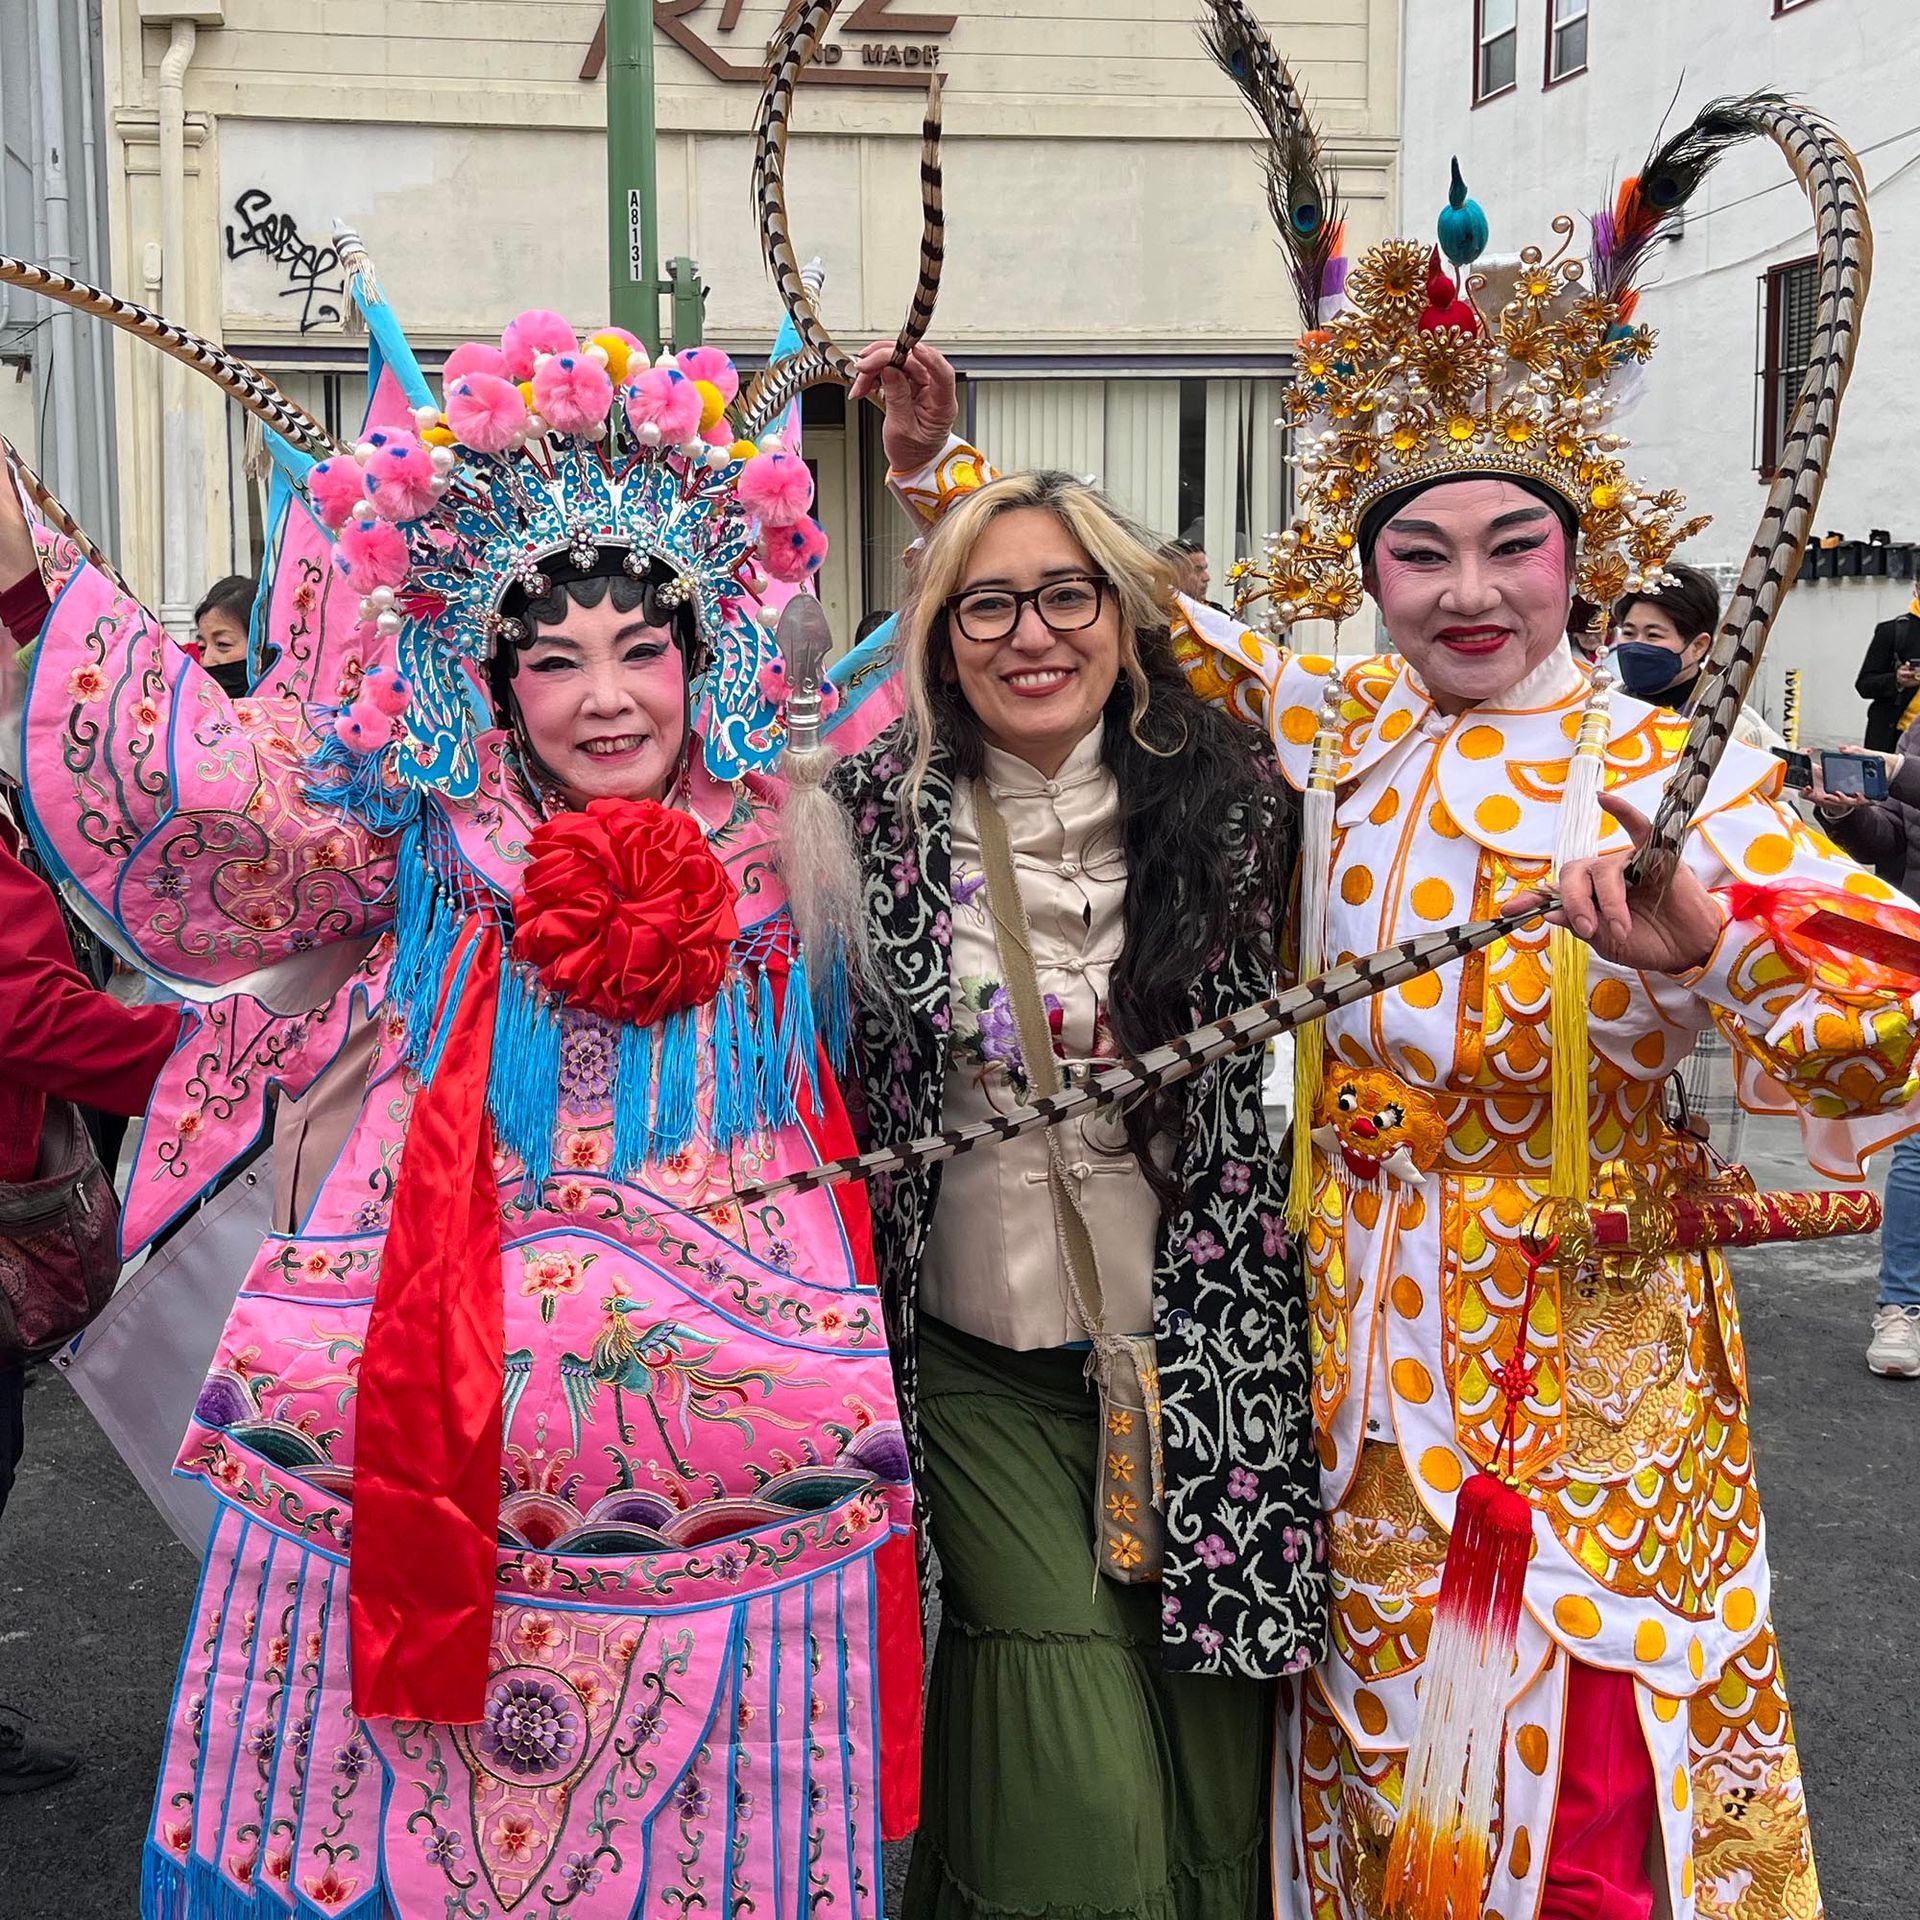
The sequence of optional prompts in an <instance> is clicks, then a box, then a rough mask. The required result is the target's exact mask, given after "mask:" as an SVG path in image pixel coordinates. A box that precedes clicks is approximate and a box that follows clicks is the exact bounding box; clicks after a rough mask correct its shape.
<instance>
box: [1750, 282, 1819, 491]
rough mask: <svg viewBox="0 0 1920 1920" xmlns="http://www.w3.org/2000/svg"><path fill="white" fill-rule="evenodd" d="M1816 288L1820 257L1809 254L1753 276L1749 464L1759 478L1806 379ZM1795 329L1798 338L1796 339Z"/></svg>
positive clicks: (1772, 461) (1771, 467) (1769, 469)
mask: <svg viewBox="0 0 1920 1920" xmlns="http://www.w3.org/2000/svg"><path fill="white" fill-rule="evenodd" d="M1819 293H1820V263H1819V261H1818V259H1817V258H1816V257H1815V256H1814V255H1813V254H1805V255H1803V256H1802V257H1801V258H1799V259H1797V260H1782V261H1780V262H1778V263H1777V264H1776V265H1774V266H1771V267H1769V268H1768V269H1767V270H1766V272H1765V273H1763V274H1762V275H1761V276H1760V279H1759V282H1758V286H1757V290H1756V300H1757V304H1758V308H1759V336H1760V338H1759V348H1760V353H1759V361H1760V364H1759V365H1758V367H1757V368H1756V369H1755V370H1754V383H1755V386H1756V387H1757V388H1758V393H1757V396H1756V406H1755V427H1756V436H1755V446H1754V462H1753V464H1754V469H1755V471H1756V472H1757V473H1758V474H1759V475H1760V478H1761V479H1762V480H1771V479H1772V478H1773V475H1774V472H1775V470H1776V469H1777V468H1778V466H1779V464H1780V442H1781V438H1782V436H1783V435H1784V434H1785V432H1786V427H1787V422H1788V420H1789V419H1790V418H1791V417H1792V414H1793V408H1794V403H1795V401H1797V400H1798V399H1799V397H1800V389H1801V388H1802V387H1803V386H1804V385H1805V384H1806V378H1807V369H1808V365H1809V364H1810V362H1811V359H1812V352H1811V349H1812V344H1813V315H1814V311H1815V308H1816V307H1817V305H1818V301H1819ZM1796 333H1797V334H1800V335H1801V336H1802V338H1801V339H1798V340H1796V339H1795V338H1794V337H1793V335H1794V334H1796ZM1796 348H1798V349H1801V351H1795V349H1796ZM1789 380H1791V382H1792V385H1791V388H1789V386H1788V382H1789Z"/></svg>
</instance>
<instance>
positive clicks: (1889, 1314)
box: [1809, 675, 1920, 1380]
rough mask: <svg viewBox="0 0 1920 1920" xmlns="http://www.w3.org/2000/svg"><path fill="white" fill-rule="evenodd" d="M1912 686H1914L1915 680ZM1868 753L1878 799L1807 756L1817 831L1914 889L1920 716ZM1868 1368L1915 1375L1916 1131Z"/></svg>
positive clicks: (1892, 1226) (1900, 1145)
mask: <svg viewBox="0 0 1920 1920" xmlns="http://www.w3.org/2000/svg"><path fill="white" fill-rule="evenodd" d="M1863 678H1864V675H1863ZM1914 685H1915V687H1916V688H1920V679H1916V680H1915V682H1914ZM1846 751H1847V752H1849V753H1863V752H1866V751H1867V749H1864V748H1861V747H1849V748H1847V749H1846ZM1871 757H1873V758H1875V759H1878V760H1881V761H1883V762H1884V763H1885V766H1886V774H1887V796H1886V798H1885V799H1884V800H1868V799H1866V798H1864V797H1862V796H1861V795H1859V794H1849V793H1835V792H1833V791H1832V790H1831V789H1830V788H1828V787H1827V786H1826V785H1825V784H1824V782H1823V780H1822V778H1821V774H1822V771H1823V756H1822V755H1819V754H1816V755H1814V756H1813V768H1814V775H1813V786H1812V788H1811V790H1810V792H1809V798H1810V799H1811V800H1812V801H1813V805H1814V811H1815V813H1816V814H1817V815H1818V818H1819V824H1820V827H1821V829H1822V831H1823V832H1825V833H1826V835H1827V837H1828V838H1829V839H1831V840H1832V841H1833V842H1834V843H1835V844H1836V845H1837V846H1839V847H1840V849H1841V850H1842V851H1843V852H1845V853H1849V854H1851V855H1852V856H1853V857H1854V859H1856V860H1858V861H1859V862H1860V864H1861V865H1862V866H1868V867H1871V868H1872V869H1873V870H1874V872H1875V873H1876V874H1878V875H1879V876H1880V878H1881V879H1882V880H1885V881H1887V882H1888V883H1889V884H1890V885H1893V886H1896V887H1898V888H1899V889H1900V890H1901V892H1903V893H1905V894H1908V895H1913V894H1916V893H1920V719H1916V720H1915V721H1914V722H1913V724H1912V725H1910V726H1909V727H1908V728H1907V729H1906V731H1905V732H1904V733H1902V734H1901V735H1900V748H1899V751H1898V752H1895V753H1881V754H1875V755H1872V756H1871ZM1867 1367H1868V1369H1869V1371H1871V1372H1873V1373H1877V1374H1880V1375H1881V1376H1882V1377H1884V1378H1886V1379H1890V1380H1915V1379H1920V1135H1915V1134H1907V1135H1906V1136H1905V1137H1904V1138H1902V1139H1900V1140H1897V1141H1895V1142H1894V1147H1893V1156H1892V1158H1891V1159H1890V1160H1889V1161H1888V1163H1887V1198H1886V1218H1885V1220H1884V1222H1883V1223H1882V1225H1881V1229H1880V1295H1879V1299H1878V1300H1877V1301H1876V1302H1875V1305H1874V1310H1873V1331H1872V1334H1871V1336H1870V1337H1869V1339H1868V1342H1867Z"/></svg>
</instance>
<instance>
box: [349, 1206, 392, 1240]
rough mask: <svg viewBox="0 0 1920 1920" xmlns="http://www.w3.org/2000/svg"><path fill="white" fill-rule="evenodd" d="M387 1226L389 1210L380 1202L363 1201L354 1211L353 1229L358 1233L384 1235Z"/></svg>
mask: <svg viewBox="0 0 1920 1920" xmlns="http://www.w3.org/2000/svg"><path fill="white" fill-rule="evenodd" d="M386 1226H387V1209H386V1205H385V1203H384V1202H382V1201H379V1200H362V1201H361V1202H360V1204H359V1206H357V1207H356V1208H355V1209H354V1211H353V1229H354V1231H355V1232H356V1233H384V1232H385V1231H386Z"/></svg>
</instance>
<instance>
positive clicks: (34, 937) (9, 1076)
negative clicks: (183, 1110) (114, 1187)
mask: <svg viewBox="0 0 1920 1920" xmlns="http://www.w3.org/2000/svg"><path fill="white" fill-rule="evenodd" d="M179 1037H180V1013H179V1009H178V1008H175V1007H126V1006H122V1005H121V1004H120V1002H119V1001H118V1000H116V999H115V998H114V997H113V995H112V994H110V993H104V992H102V991H101V989H100V988H98V987H96V986H95V985H94V984H93V982H92V981H90V980H89V979H88V978H87V977H86V975H85V974H83V973H82V972H81V971H80V969H79V968H78V967H76V966H75V965H74V964H73V949H72V948H71V947H70V946H69V945H68V944H67V929H66V925H65V923H64V922H63V921H62V919H61V917H60V906H59V902H58V901H56V900H55V898H54V896H53V892H52V889H51V888H49V887H48V886H47V884H46V882H45V881H44V880H42V879H41V878H40V877H39V875H38V874H36V873H33V872H31V871H30V870H29V869H28V868H26V867H24V866H23V865H21V863H20V861H19V860H18V859H16V858H15V857H14V854H13V851H12V848H11V847H10V846H9V845H8V844H7V839H6V836H5V835H3V834H0V1080H5V1081H10V1082H12V1083H13V1084H14V1085H15V1086H19V1087H23V1088H25V1089H27V1090H28V1091H30V1092H33V1093H38V1094H44V1095H49V1096H51V1097H53V1098H55V1099H61V1100H77V1101H80V1102H82V1103H83V1104H85V1105H87V1106H90V1107H99V1108H101V1109H103V1110H104V1111H105V1112H108V1113H123V1114H138V1113H144V1112H145V1111H146V1106H147V1098H148V1096H149V1095H150V1094H151V1093H152V1092H153V1083H154V1081H155V1080H156V1079H158V1078H159V1074H160V1069H161V1068H162V1067H163V1066H165V1065H166V1062H167V1056H168V1055H169V1054H170V1053H172V1051H173V1048H174V1043H175V1041H176V1040H178V1039H179Z"/></svg>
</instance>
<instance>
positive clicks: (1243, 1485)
mask: <svg viewBox="0 0 1920 1920" xmlns="http://www.w3.org/2000/svg"><path fill="white" fill-rule="evenodd" d="M1259 1497H1260V1479H1259V1476H1258V1475H1257V1474H1253V1473H1249V1472H1248V1471H1247V1469H1246V1468H1245V1467H1230V1468H1228V1470H1227V1498H1228V1499H1230V1500H1257V1499H1259ZM1289 1531H1292V1529H1289Z"/></svg>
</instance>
